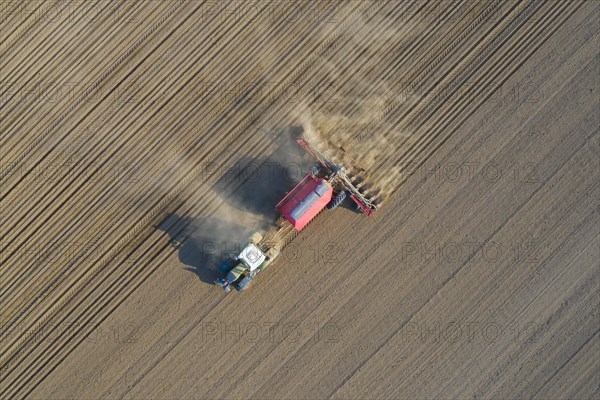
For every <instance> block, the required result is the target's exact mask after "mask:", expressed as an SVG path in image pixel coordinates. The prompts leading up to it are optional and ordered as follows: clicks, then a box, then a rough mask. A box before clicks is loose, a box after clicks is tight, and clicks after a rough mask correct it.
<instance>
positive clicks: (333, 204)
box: [327, 190, 346, 210]
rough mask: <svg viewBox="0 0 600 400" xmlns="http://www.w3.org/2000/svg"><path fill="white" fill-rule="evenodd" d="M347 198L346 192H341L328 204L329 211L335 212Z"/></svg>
mask: <svg viewBox="0 0 600 400" xmlns="http://www.w3.org/2000/svg"><path fill="white" fill-rule="evenodd" d="M345 198H346V192H345V191H343V190H342V191H341V192H339V193H338V194H337V196H335V197H334V198H333V200H331V201H330V202H329V204H327V209H328V210H333V209H334V208H336V207H337V206H339V205H340V204H341V203H342V201H344V199H345Z"/></svg>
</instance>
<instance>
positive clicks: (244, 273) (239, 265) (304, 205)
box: [215, 138, 377, 293]
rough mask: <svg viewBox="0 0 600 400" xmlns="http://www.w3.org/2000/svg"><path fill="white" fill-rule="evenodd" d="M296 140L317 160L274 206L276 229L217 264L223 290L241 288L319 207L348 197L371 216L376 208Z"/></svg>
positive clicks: (341, 171) (339, 169) (342, 175)
mask: <svg viewBox="0 0 600 400" xmlns="http://www.w3.org/2000/svg"><path fill="white" fill-rule="evenodd" d="M297 143H298V144H299V145H300V146H301V147H302V148H304V150H306V152H307V153H308V154H309V155H311V156H312V157H313V158H314V159H315V160H316V161H317V162H316V164H315V165H314V166H313V167H312V168H311V169H310V171H309V172H308V174H307V175H306V176H305V177H304V179H302V180H301V181H300V182H299V183H298V184H297V185H296V186H295V187H294V188H293V189H292V190H291V191H290V192H288V193H287V194H286V196H285V197H284V198H283V199H282V200H281V201H280V202H279V203H277V205H276V206H275V209H276V210H277V211H278V212H279V214H280V217H279V219H278V223H277V224H276V226H277V229H275V230H272V231H270V232H269V233H267V234H266V236H267V238H266V240H264V241H263V237H262V235H261V234H260V233H255V234H254V235H253V236H252V238H251V239H250V241H249V243H248V244H247V245H246V247H244V249H243V250H242V251H241V253H240V254H239V255H238V256H237V257H236V258H233V259H229V260H226V261H225V262H223V264H221V266H220V267H219V270H220V271H221V272H222V274H223V276H224V277H223V278H218V279H217V280H216V281H215V283H216V284H217V285H219V286H221V287H222V288H223V289H224V290H225V292H227V293H229V292H230V291H231V288H232V287H234V288H235V289H237V290H238V291H240V290H243V289H244V288H245V287H246V286H247V285H248V283H250V281H251V280H252V279H254V277H255V276H256V275H257V274H258V273H259V272H260V271H262V270H263V269H264V268H265V267H266V266H267V265H269V264H270V263H271V262H273V260H274V259H275V257H276V256H277V254H279V251H280V250H281V248H282V246H284V245H285V244H287V243H289V242H290V241H291V239H293V237H294V236H295V235H296V234H297V233H298V232H300V231H301V230H302V229H303V228H304V227H305V226H306V225H307V224H308V223H309V222H310V221H311V220H313V219H314V218H315V217H316V216H317V214H319V213H320V212H321V211H322V210H323V209H325V208H327V209H330V210H333V209H335V208H336V207H337V206H339V205H340V204H341V203H342V202H343V201H344V199H345V198H346V197H348V196H349V197H350V198H351V199H352V200H353V202H354V204H355V209H356V210H357V211H362V212H363V213H364V214H366V215H367V216H371V215H372V213H373V212H374V211H375V210H377V204H376V203H375V202H374V201H372V200H370V199H369V198H368V197H367V196H366V195H365V194H363V193H361V192H360V191H359V189H358V188H357V187H356V186H355V185H354V184H353V183H352V181H351V180H350V178H349V177H348V175H347V174H346V170H345V168H344V167H343V166H340V165H338V164H336V163H334V162H333V161H331V160H329V159H328V158H327V157H326V156H325V155H324V154H323V153H321V152H320V151H319V150H318V149H317V148H316V147H314V146H312V145H311V144H310V143H309V142H308V141H307V140H306V139H304V138H301V139H298V140H297ZM288 222H289V224H288ZM286 225H287V226H286ZM290 226H291V227H292V228H290ZM282 232H283V234H282Z"/></svg>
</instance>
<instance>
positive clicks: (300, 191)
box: [275, 174, 333, 231]
mask: <svg viewBox="0 0 600 400" xmlns="http://www.w3.org/2000/svg"><path fill="white" fill-rule="evenodd" d="M332 197H333V187H332V186H331V185H330V184H329V183H328V182H327V181H326V180H324V179H320V178H315V177H314V176H312V175H311V174H308V175H306V176H305V177H304V179H302V181H300V183H298V184H297V185H296V187H295V188H294V189H292V190H291V191H290V192H289V193H288V194H287V195H286V196H285V197H284V198H283V199H282V200H281V201H280V202H279V203H278V204H277V206H276V207H275V208H276V209H277V211H279V212H280V213H281V215H283V217H284V218H285V219H287V220H288V221H289V222H290V223H291V224H292V226H293V227H294V228H296V230H298V231H300V230H302V228H304V227H305V226H306V224H308V223H309V222H310V220H311V219H313V218H314V217H315V216H316V215H317V214H318V213H319V212H320V211H321V210H322V209H323V208H325V206H326V205H327V204H328V203H329V201H331V198H332Z"/></svg>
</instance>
